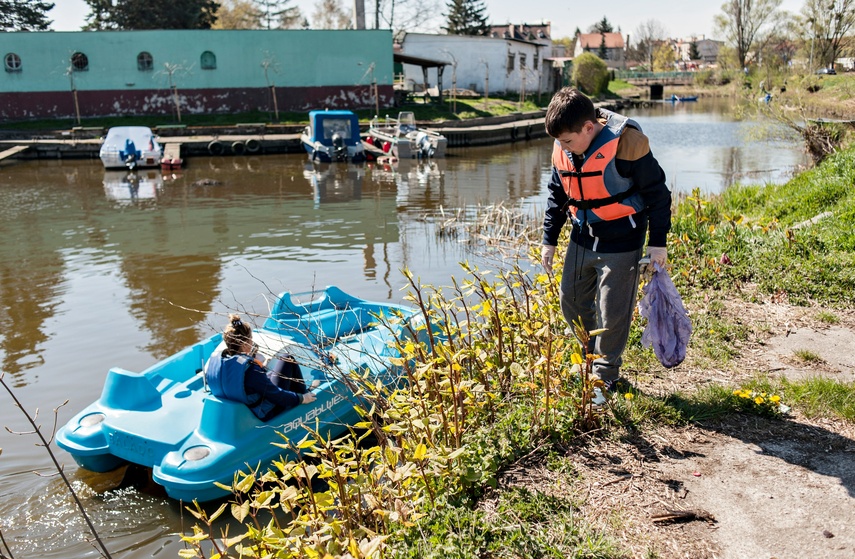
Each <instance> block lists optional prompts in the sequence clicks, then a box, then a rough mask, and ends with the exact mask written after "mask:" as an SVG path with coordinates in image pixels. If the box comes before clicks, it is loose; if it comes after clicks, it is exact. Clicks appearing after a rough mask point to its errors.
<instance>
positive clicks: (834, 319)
mask: <svg viewBox="0 0 855 559" xmlns="http://www.w3.org/2000/svg"><path fill="white" fill-rule="evenodd" d="M816 319H817V320H818V321H820V322H824V323H825V324H839V323H840V317H839V316H837V315H836V314H834V313H833V312H830V311H819V312H818V313H816Z"/></svg>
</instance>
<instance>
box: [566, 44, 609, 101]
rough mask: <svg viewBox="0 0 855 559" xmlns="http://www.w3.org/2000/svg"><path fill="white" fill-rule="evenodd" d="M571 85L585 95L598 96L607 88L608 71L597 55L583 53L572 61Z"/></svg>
mask: <svg viewBox="0 0 855 559" xmlns="http://www.w3.org/2000/svg"><path fill="white" fill-rule="evenodd" d="M573 84H574V85H575V86H576V87H577V88H579V91H581V92H582V93H585V94H587V95H599V94H600V93H602V92H603V91H605V90H606V88H608V86H609V69H608V67H607V66H606V63H605V62H603V61H602V60H601V59H600V58H599V57H597V55H595V54H594V53H591V52H583V53H582V54H580V55H579V56H577V57H576V59H575V60H574V61H573Z"/></svg>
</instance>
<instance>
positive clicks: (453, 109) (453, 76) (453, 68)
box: [442, 49, 457, 114]
mask: <svg viewBox="0 0 855 559" xmlns="http://www.w3.org/2000/svg"><path fill="white" fill-rule="evenodd" d="M442 52H444V53H445V54H447V55H448V57H449V58H450V59H451V113H452V114H457V59H456V58H454V55H453V54H451V52H450V51H449V50H448V49H442Z"/></svg>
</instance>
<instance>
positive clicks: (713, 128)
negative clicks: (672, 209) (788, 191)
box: [625, 98, 810, 194]
mask: <svg viewBox="0 0 855 559" xmlns="http://www.w3.org/2000/svg"><path fill="white" fill-rule="evenodd" d="M737 109H738V108H737V107H736V101H734V100H733V99H730V98H701V99H699V100H698V102H696V103H671V102H662V103H653V104H652V105H651V106H650V107H648V108H638V109H628V110H627V111H625V112H626V114H627V116H631V117H633V118H635V119H637V120H638V121H639V123H640V124H641V126H642V129H643V130H644V133H645V134H647V136H648V137H649V138H650V146H651V149H652V150H653V154H654V155H655V156H656V158H657V159H658V160H659V163H660V164H661V165H662V168H663V169H664V170H665V174H666V176H667V179H668V185H669V186H670V187H671V190H672V191H673V192H683V193H687V192H691V191H692V189H694V188H698V189H700V190H701V192H703V193H708V194H709V193H718V192H721V191H722V190H724V189H725V188H727V187H728V186H730V185H731V184H734V183H737V182H741V183H766V182H772V183H780V182H784V181H786V180H788V179H789V178H790V177H792V176H793V175H794V174H795V173H796V172H798V171H799V170H801V169H802V168H804V167H805V166H807V165H808V164H809V163H810V161H809V157H808V156H807V154H805V153H804V149H803V145H802V143H801V140H800V139H799V138H798V137H797V136H796V135H795V134H794V133H793V132H792V131H790V130H788V129H786V128H785V127H784V126H782V125H779V124H777V123H774V122H756V121H749V120H740V119H739V118H738V117H737V116H736V114H737V113H738V112H739V111H738V110H737Z"/></svg>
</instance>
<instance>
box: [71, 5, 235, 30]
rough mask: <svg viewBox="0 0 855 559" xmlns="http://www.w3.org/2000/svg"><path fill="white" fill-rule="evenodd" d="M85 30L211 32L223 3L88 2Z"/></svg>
mask: <svg viewBox="0 0 855 559" xmlns="http://www.w3.org/2000/svg"><path fill="white" fill-rule="evenodd" d="M86 3H87V4H89V7H90V10H91V12H90V14H89V15H88V16H87V18H86V20H87V25H86V26H85V28H86V29H90V30H98V29H210V28H211V26H212V25H213V24H214V22H215V21H217V9H218V8H219V7H220V4H219V3H217V2H216V1H215V0H146V1H145V2H140V1H139V0H116V1H115V3H113V2H111V1H110V0H86Z"/></svg>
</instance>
